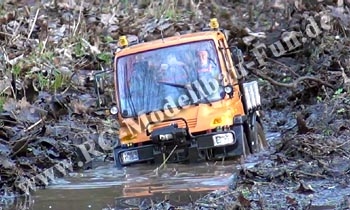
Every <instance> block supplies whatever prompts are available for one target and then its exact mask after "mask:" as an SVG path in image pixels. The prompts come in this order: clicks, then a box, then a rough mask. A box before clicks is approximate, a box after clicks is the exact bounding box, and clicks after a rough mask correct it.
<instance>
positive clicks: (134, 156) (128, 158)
mask: <svg viewBox="0 0 350 210" xmlns="http://www.w3.org/2000/svg"><path fill="white" fill-rule="evenodd" d="M121 158H122V161H123V163H131V162H135V161H138V160H139V153H138V151H137V150H130V151H125V152H123V153H122V154H121Z"/></svg>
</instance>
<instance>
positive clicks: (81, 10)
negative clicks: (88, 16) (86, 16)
mask: <svg viewBox="0 0 350 210" xmlns="http://www.w3.org/2000/svg"><path fill="white" fill-rule="evenodd" d="M83 4H84V1H81V4H80V8H79V9H80V10H79V16H78V23H77V25H76V26H75V28H74V32H73V36H75V34H76V33H77V30H78V28H79V25H80V21H81V16H82V12H83Z"/></svg>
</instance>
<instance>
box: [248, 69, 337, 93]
mask: <svg viewBox="0 0 350 210" xmlns="http://www.w3.org/2000/svg"><path fill="white" fill-rule="evenodd" d="M250 69H251V70H252V71H251V73H252V74H254V75H256V76H258V77H260V78H262V79H264V80H267V81H268V82H270V83H271V84H272V85H276V86H280V87H286V88H293V89H296V88H297V86H298V84H299V83H301V82H302V81H305V80H311V81H314V82H317V83H320V84H322V85H324V86H327V87H329V88H331V89H335V87H334V86H333V85H331V84H329V83H328V82H325V81H322V80H321V79H319V78H316V77H312V76H302V77H299V78H298V79H296V80H295V81H294V82H292V83H282V82H278V81H276V80H274V79H272V78H271V77H269V76H267V75H266V74H263V73H260V72H259V71H260V70H259V69H256V68H253V67H251V68H250Z"/></svg>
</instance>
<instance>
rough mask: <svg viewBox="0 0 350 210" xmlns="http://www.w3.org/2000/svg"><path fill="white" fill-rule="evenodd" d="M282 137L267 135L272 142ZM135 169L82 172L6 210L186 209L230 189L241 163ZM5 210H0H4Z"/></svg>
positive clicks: (106, 166) (100, 168) (110, 165)
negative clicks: (167, 204) (161, 206)
mask: <svg viewBox="0 0 350 210" xmlns="http://www.w3.org/2000/svg"><path fill="white" fill-rule="evenodd" d="M278 136H279V134H278V133H268V135H267V138H268V139H269V140H270V141H271V140H274V139H275V138H278ZM156 167H157V166H156V165H137V166H130V167H125V168H123V169H121V170H120V169H117V168H115V167H114V165H113V163H100V164H99V166H98V167H94V169H91V170H88V171H84V172H82V173H70V174H69V175H68V176H66V177H64V178H61V179H56V180H55V181H54V182H53V183H52V184H51V185H49V186H48V187H47V188H46V189H43V190H37V191H36V192H34V193H33V195H32V196H31V197H30V198H27V199H25V200H23V199H17V201H14V202H13V205H10V206H11V207H10V208H6V209H21V210H22V209H23V210H24V209H30V210H63V209H72V210H84V209H93V210H95V209H96V210H102V209H126V208H128V209H140V207H143V208H142V209H145V208H146V207H148V206H151V205H152V202H153V203H159V202H161V201H164V200H169V201H170V202H171V203H172V204H173V205H186V204H189V203H190V202H191V201H195V200H197V199H198V198H200V197H202V196H204V195H206V194H207V193H208V192H211V191H214V190H218V189H226V188H227V187H228V186H229V184H230V183H231V182H232V178H233V173H234V172H235V171H236V170H237V169H236V167H237V161H234V160H230V161H224V162H209V163H200V164H190V165H185V164H168V165H167V166H166V168H163V169H161V170H158V171H157V170H155V169H156ZM4 209H5V208H3V209H2V208H1V205H0V210H4Z"/></svg>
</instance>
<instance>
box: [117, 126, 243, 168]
mask: <svg viewBox="0 0 350 210" xmlns="http://www.w3.org/2000/svg"><path fill="white" fill-rule="evenodd" d="M237 131H239V132H243V128H242V129H241V130H239V129H236V132H235V131H234V130H230V131H220V132H212V133H210V134H204V135H199V136H194V138H193V139H190V142H191V143H190V144H189V146H188V147H187V148H181V149H178V150H175V151H173V153H171V154H172V155H173V156H181V157H185V156H186V157H187V158H182V159H181V158H170V159H169V160H168V162H184V161H186V160H188V161H189V162H191V161H193V162H198V161H203V160H211V159H218V158H224V157H233V156H239V155H241V154H242V152H243V149H242V135H241V134H240V133H239V132H238V133H237ZM217 136H219V137H221V138H215V137H217ZM227 136H232V140H230V139H229V137H227ZM186 149H187V150H186ZM168 155H169V154H168ZM163 158H164V157H163V154H162V153H161V152H160V151H159V150H158V147H157V146H156V145H154V144H150V145H146V146H139V147H129V148H120V147H117V148H115V149H114V160H115V164H116V166H117V167H123V166H127V165H132V164H136V163H144V162H157V163H161V162H162V161H164V159H163Z"/></svg>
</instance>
